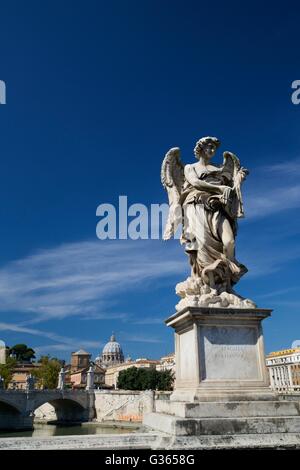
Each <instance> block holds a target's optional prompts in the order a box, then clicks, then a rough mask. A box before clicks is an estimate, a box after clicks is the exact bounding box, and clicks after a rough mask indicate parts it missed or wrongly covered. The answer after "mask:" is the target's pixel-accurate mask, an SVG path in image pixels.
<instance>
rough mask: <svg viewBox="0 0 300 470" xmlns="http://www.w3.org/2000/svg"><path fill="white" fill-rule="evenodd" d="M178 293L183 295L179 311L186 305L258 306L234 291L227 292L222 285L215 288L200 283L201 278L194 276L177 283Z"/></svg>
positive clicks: (216, 306)
mask: <svg viewBox="0 0 300 470" xmlns="http://www.w3.org/2000/svg"><path fill="white" fill-rule="evenodd" d="M176 294H178V295H179V296H180V297H181V300H180V301H179V302H178V304H177V305H176V310H177V311H180V310H182V309H183V308H186V307H214V308H256V304H255V303H254V302H253V301H252V300H250V299H245V298H243V297H241V296H240V295H238V294H236V293H235V292H234V291H231V292H226V290H225V288H222V287H218V288H216V289H213V288H211V287H209V286H208V285H200V284H199V280H198V279H195V278H192V277H188V278H187V279H186V281H183V282H180V283H178V284H177V286H176Z"/></svg>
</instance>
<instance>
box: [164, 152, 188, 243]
mask: <svg viewBox="0 0 300 470" xmlns="http://www.w3.org/2000/svg"><path fill="white" fill-rule="evenodd" d="M161 182H162V185H163V187H164V188H165V190H166V191H167V193H168V199H169V206H170V210H169V215H168V220H167V223H166V227H165V231H164V235H163V238H164V240H169V239H170V238H171V237H172V235H174V234H175V232H176V230H177V227H178V225H179V224H180V223H181V221H182V209H181V205H180V203H179V200H180V195H181V191H182V186H183V183H184V167H183V164H182V162H181V160H180V149H179V148H178V147H174V148H172V149H170V150H169V151H168V152H167V153H166V156H165V158H164V159H163V162H162V166H161Z"/></svg>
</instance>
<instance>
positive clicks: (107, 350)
mask: <svg viewBox="0 0 300 470" xmlns="http://www.w3.org/2000/svg"><path fill="white" fill-rule="evenodd" d="M112 353H113V354H114V353H122V354H123V352H122V348H121V345H120V343H118V342H117V341H116V338H115V335H112V336H111V337H110V341H109V342H108V343H106V345H105V346H104V348H103V351H102V354H112Z"/></svg>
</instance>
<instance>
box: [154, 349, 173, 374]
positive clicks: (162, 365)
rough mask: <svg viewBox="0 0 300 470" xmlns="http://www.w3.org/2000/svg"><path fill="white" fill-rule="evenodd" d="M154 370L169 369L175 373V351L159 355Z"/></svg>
mask: <svg viewBox="0 0 300 470" xmlns="http://www.w3.org/2000/svg"><path fill="white" fill-rule="evenodd" d="M156 370H159V371H163V370H171V371H172V372H173V373H174V374H175V353H170V354H168V355H167V356H163V357H161V358H160V360H159V364H158V365H157V366H156Z"/></svg>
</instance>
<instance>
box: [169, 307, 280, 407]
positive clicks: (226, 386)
mask: <svg viewBox="0 0 300 470" xmlns="http://www.w3.org/2000/svg"><path fill="white" fill-rule="evenodd" d="M270 314H271V310H263V309H254V308H251V309H228V308H214V309H213V308H210V307H202V308H198V307H188V308H185V309H183V310H181V311H180V312H178V313H176V314H175V315H173V316H171V317H170V318H168V319H167V320H166V324H167V325H168V326H171V327H172V328H174V330H175V352H176V387H175V391H174V393H173V394H172V396H171V400H172V401H188V402H193V401H199V400H200V401H206V400H208V401H212V400H216V399H217V400H218V401H219V400H221V401H222V400H236V399H248V398H250V397H254V396H255V397H258V396H259V397H260V398H262V397H264V396H265V397H269V396H270V391H269V379H268V372H267V369H266V366H265V355H264V343H263V333H262V327H261V322H262V320H263V319H265V318H266V317H268V316H270Z"/></svg>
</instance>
